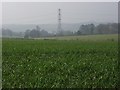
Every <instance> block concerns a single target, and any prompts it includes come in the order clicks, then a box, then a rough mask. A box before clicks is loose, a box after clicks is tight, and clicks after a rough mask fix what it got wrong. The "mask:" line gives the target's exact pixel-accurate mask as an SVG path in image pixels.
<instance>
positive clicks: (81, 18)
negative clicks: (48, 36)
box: [2, 2, 118, 24]
mask: <svg viewBox="0 0 120 90" xmlns="http://www.w3.org/2000/svg"><path fill="white" fill-rule="evenodd" d="M58 8H61V9H62V19H63V20H62V22H63V23H80V22H117V20H118V4H117V2H87V3H86V2H85V3H83V2H75V3H73V2H63V3H62V2H57V3H55V2H44V3H43V2H4V3H3V4H2V15H3V16H2V19H3V24H51V23H57V12H58V11H57V9H58Z"/></svg>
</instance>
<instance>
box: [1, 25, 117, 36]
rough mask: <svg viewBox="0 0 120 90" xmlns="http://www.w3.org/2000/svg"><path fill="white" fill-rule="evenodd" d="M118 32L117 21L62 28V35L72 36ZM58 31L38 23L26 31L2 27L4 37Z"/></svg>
mask: <svg viewBox="0 0 120 90" xmlns="http://www.w3.org/2000/svg"><path fill="white" fill-rule="evenodd" d="M117 33H118V24H117V23H108V24H99V25H94V24H92V23H91V24H83V25H80V27H79V29H78V30H76V31H74V32H73V31H70V30H68V31H66V30H62V35H61V36H68V35H69V36H72V35H94V34H117ZM58 35H59V34H58V33H56V34H55V33H48V32H47V31H46V30H44V29H41V28H40V27H39V26H38V25H37V26H36V28H33V29H27V30H26V31H25V32H20V33H17V32H13V31H12V30H10V29H5V28H2V36H3V37H13V36H15V37H17V36H19V37H24V38H39V37H48V36H58Z"/></svg>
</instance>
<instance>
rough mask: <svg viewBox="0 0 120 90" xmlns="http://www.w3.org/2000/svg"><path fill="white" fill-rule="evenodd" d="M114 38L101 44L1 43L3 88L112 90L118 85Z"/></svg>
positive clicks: (4, 40)
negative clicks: (103, 89) (102, 89)
mask: <svg viewBox="0 0 120 90" xmlns="http://www.w3.org/2000/svg"><path fill="white" fill-rule="evenodd" d="M94 37H95V36H94ZM96 37H98V36H96ZM101 37H102V36H101ZM106 37H107V36H106ZM115 37H116V36H109V38H110V39H109V40H100V41H96V40H94V39H96V38H93V40H92V39H91V40H90V39H89V38H91V37H88V40H87V39H86V40H84V39H79V40H78V39H77V40H76V39H75V40H70V39H69V40H66V39H62V40H57V39H56V40H51V39H50V40H32V39H3V47H2V49H3V50H2V59H3V63H2V69H3V70H2V73H3V77H2V79H3V80H2V85H3V88H15V87H16V88H35V87H37V88H90V87H92V88H100V87H103V88H105V87H107V88H115V87H116V86H117V84H118V83H117V82H118V66H117V65H118V64H117V62H118V56H117V55H118V44H117V38H115ZM104 38H105V36H104ZM113 38H114V40H113Z"/></svg>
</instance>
